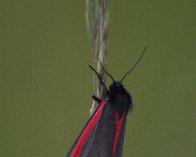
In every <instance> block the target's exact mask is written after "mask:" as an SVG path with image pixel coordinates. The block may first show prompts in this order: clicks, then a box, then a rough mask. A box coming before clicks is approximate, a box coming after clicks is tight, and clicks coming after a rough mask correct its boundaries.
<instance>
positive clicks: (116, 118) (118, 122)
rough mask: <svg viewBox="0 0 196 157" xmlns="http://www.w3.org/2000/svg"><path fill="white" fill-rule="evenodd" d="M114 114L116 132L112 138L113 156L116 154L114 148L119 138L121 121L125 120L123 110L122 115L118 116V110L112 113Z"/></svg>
mask: <svg viewBox="0 0 196 157" xmlns="http://www.w3.org/2000/svg"><path fill="white" fill-rule="evenodd" d="M114 116H115V121H116V134H115V138H114V145H113V157H114V156H115V154H116V148H117V144H118V141H119V138H120V133H121V130H122V126H123V122H124V120H125V116H126V114H125V112H124V113H123V114H122V116H121V117H120V114H119V113H118V112H115V113H114Z"/></svg>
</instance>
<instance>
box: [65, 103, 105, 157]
mask: <svg viewBox="0 0 196 157" xmlns="http://www.w3.org/2000/svg"><path fill="white" fill-rule="evenodd" d="M105 106H106V100H103V101H102V102H101V104H100V106H99V108H98V109H97V110H96V111H95V112H94V114H93V115H92V116H91V118H90V119H89V121H88V122H87V123H86V125H85V126H84V128H83V130H82V132H81V133H80V135H79V136H78V138H77V140H76V141H75V143H74V145H73V146H72V147H71V150H70V151H69V152H68V154H67V157H82V156H83V154H84V153H87V152H88V151H89V149H90V148H91V143H92V141H93V140H92V139H93V138H94V136H95V132H96V129H97V125H98V123H99V120H100V117H101V115H102V112H103V110H104V108H105ZM87 145H88V146H87Z"/></svg>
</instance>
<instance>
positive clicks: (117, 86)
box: [109, 81, 125, 92]
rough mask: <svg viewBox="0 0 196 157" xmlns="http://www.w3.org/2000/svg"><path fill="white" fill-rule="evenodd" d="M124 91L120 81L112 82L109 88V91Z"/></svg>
mask: <svg viewBox="0 0 196 157" xmlns="http://www.w3.org/2000/svg"><path fill="white" fill-rule="evenodd" d="M124 90H125V88H124V86H123V84H122V83H121V82H120V81H114V82H113V83H112V84H111V85H110V87H109V91H111V92H112V91H116V92H117V91H119V92H120V91H124Z"/></svg>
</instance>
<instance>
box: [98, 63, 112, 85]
mask: <svg viewBox="0 0 196 157" xmlns="http://www.w3.org/2000/svg"><path fill="white" fill-rule="evenodd" d="M99 64H100V65H101V68H102V69H103V71H104V72H105V73H106V74H107V75H108V76H109V77H110V78H111V79H112V81H113V82H115V80H114V78H113V77H112V75H111V74H110V73H109V72H108V71H107V70H106V69H105V68H104V66H103V65H102V64H101V62H100V60H99Z"/></svg>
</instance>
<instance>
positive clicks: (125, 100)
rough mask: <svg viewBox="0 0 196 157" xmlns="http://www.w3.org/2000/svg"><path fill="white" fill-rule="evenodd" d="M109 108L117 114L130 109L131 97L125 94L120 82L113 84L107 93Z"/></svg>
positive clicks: (125, 91)
mask: <svg viewBox="0 0 196 157" xmlns="http://www.w3.org/2000/svg"><path fill="white" fill-rule="evenodd" d="M108 97H109V101H110V104H111V107H112V108H113V109H114V110H115V111H117V112H128V111H129V109H131V108H132V99H131V95H130V94H129V93H128V92H127V90H126V89H125V88H124V86H123V85H122V84H121V82H117V81H115V82H113V83H112V84H111V85H110V87H109V93H108Z"/></svg>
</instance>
